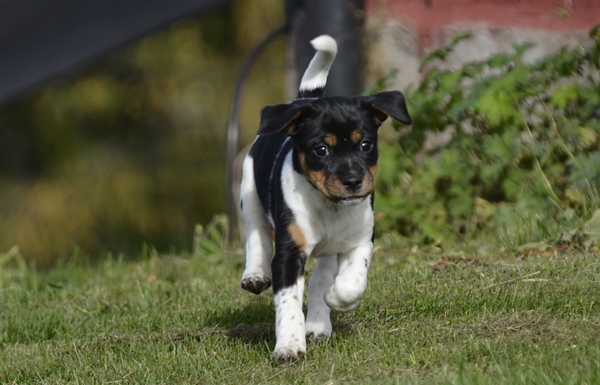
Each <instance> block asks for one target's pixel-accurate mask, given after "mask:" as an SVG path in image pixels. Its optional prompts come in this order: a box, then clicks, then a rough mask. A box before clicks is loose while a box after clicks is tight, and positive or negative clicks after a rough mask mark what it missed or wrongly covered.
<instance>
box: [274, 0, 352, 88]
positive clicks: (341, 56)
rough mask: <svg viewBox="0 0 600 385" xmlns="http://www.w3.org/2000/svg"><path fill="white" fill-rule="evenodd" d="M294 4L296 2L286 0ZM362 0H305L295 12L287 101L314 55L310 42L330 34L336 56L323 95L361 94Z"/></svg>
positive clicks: (290, 41) (289, 44) (290, 35)
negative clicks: (334, 42)
mask: <svg viewBox="0 0 600 385" xmlns="http://www.w3.org/2000/svg"><path fill="white" fill-rule="evenodd" d="M289 3H297V0H287V1H286V5H288V4H289ZM363 24H364V1H363V0H305V1H304V2H303V6H302V7H300V8H297V9H296V10H295V12H294V15H293V18H292V22H291V26H290V27H291V29H290V33H289V35H288V36H289V42H288V47H289V48H288V58H289V59H288V74H287V88H288V91H287V92H288V98H289V99H290V100H291V99H293V98H295V97H296V94H297V92H298V86H299V84H300V79H301V78H302V74H303V73H304V70H305V69H306V67H307V66H308V63H309V62H310V59H311V58H312V57H313V55H314V49H313V48H312V46H311V45H310V40H312V39H313V38H315V37H317V36H319V35H322V34H328V35H331V36H332V37H333V38H334V39H335V40H336V42H337V43H338V54H337V58H336V59H335V62H334V63H333V66H332V68H331V71H330V72H329V78H328V80H327V86H326V87H325V95H331V96H334V95H335V96H356V95H359V94H360V93H361V92H362V91H363V76H362V75H363V68H364V58H363V50H362V35H361V31H362V27H363Z"/></svg>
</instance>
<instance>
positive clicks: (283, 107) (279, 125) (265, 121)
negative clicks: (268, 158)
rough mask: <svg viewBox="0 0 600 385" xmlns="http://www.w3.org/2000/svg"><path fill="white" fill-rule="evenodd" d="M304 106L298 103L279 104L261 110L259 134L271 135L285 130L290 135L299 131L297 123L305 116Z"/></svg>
mask: <svg viewBox="0 0 600 385" xmlns="http://www.w3.org/2000/svg"><path fill="white" fill-rule="evenodd" d="M303 113H304V108H303V106H299V105H297V104H277V105H274V106H267V107H264V108H263V109H262V110H261V111H260V125H259V127H258V135H271V134H274V133H276V132H285V133H286V134H288V135H294V134H295V133H297V132H298V131H297V123H298V122H299V121H300V120H301V119H302V118H303V116H302V114H303Z"/></svg>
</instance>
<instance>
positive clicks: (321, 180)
mask: <svg viewBox="0 0 600 385" xmlns="http://www.w3.org/2000/svg"><path fill="white" fill-rule="evenodd" d="M299 157H300V165H301V166H302V171H303V172H304V176H305V177H306V179H308V180H309V181H310V182H311V183H312V184H313V185H314V186H315V187H316V188H317V189H318V190H319V191H320V192H321V193H322V194H323V195H325V196H330V194H329V193H328V192H327V188H326V187H325V179H326V176H325V172H323V171H312V170H309V169H308V167H307V166H306V153H304V152H301V153H300V154H299Z"/></svg>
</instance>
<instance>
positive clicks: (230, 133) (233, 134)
mask: <svg viewBox="0 0 600 385" xmlns="http://www.w3.org/2000/svg"><path fill="white" fill-rule="evenodd" d="M285 32H287V24H284V25H281V26H279V27H276V28H273V29H272V30H270V31H269V32H267V34H266V35H265V37H264V38H263V39H262V40H261V41H259V42H258V43H257V44H255V45H254V46H253V47H252V48H251V49H250V52H248V54H246V56H245V57H244V61H243V62H242V66H241V67H240V71H239V72H238V76H237V79H236V81H235V90H234V93H233V103H232V105H231V110H230V112H229V125H228V128H227V221H228V233H227V242H228V243H229V244H230V245H231V244H232V242H233V240H234V237H235V235H236V233H237V232H236V225H237V218H236V210H237V209H236V205H237V204H238V203H237V202H234V199H235V198H234V194H233V183H234V171H235V170H234V169H233V167H234V162H235V157H236V153H237V151H238V142H239V132H240V127H239V110H240V104H241V100H242V89H243V86H244V83H245V82H246V78H247V77H248V74H249V72H250V69H251V68H252V66H253V64H254V62H255V61H256V59H257V58H258V56H259V55H260V54H261V53H262V51H263V50H264V49H265V47H266V46H267V45H268V44H269V43H270V42H271V41H272V40H273V39H274V38H275V37H277V36H278V35H279V34H282V33H285Z"/></svg>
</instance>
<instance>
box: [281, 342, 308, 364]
mask: <svg viewBox="0 0 600 385" xmlns="http://www.w3.org/2000/svg"><path fill="white" fill-rule="evenodd" d="M305 353H306V352H305V349H302V348H301V347H300V346H299V345H286V346H276V347H275V351H274V352H273V355H274V356H275V358H276V359H277V360H278V361H281V362H295V361H298V360H301V359H303V358H304V354H305Z"/></svg>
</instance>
